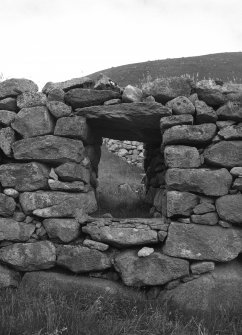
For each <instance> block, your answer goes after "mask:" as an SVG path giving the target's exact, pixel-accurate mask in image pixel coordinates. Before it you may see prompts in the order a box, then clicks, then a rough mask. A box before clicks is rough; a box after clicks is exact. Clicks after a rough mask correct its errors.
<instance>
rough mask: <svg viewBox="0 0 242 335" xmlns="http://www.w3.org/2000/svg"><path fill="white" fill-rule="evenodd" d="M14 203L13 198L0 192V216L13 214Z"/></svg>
mask: <svg viewBox="0 0 242 335" xmlns="http://www.w3.org/2000/svg"><path fill="white" fill-rule="evenodd" d="M15 207H16V203H15V201H14V199H13V198H11V197H8V196H6V195H5V194H2V193H0V216H3V217H8V216H11V215H13V213H14V210H15Z"/></svg>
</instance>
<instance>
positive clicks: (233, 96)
mask: <svg viewBox="0 0 242 335" xmlns="http://www.w3.org/2000/svg"><path fill="white" fill-rule="evenodd" d="M196 92H197V95H198V98H199V99H200V100H203V101H205V102H206V103H207V104H208V105H210V106H221V105H223V104H224V103H225V102H227V101H229V100H233V101H236V100H240V98H241V97H242V84H231V83H226V84H223V85H218V84H217V83H216V82H215V81H214V80H211V79H210V80H201V81H199V82H198V83H197V84H196Z"/></svg>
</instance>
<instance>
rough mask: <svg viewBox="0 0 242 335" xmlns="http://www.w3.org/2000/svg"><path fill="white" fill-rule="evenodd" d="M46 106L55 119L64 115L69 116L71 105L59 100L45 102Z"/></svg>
mask: <svg viewBox="0 0 242 335" xmlns="http://www.w3.org/2000/svg"><path fill="white" fill-rule="evenodd" d="M47 108H48V110H49V111H50V113H51V114H52V115H53V116H54V117H55V118H57V119H59V118H61V117H64V116H69V115H70V114H71V112H72V109H71V107H70V106H68V105H66V104H65V103H64V102H61V101H49V102H47Z"/></svg>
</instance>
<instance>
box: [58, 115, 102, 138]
mask: <svg viewBox="0 0 242 335" xmlns="http://www.w3.org/2000/svg"><path fill="white" fill-rule="evenodd" d="M54 135H57V136H65V137H70V138H76V139H80V140H82V141H83V142H84V143H85V144H94V143H101V138H100V137H97V136H96V135H95V131H94V130H92V129H90V127H89V126H88V124H87V121H86V119H85V118H84V117H82V116H74V117H62V118H60V119H58V120H57V122H56V126H55V131H54Z"/></svg>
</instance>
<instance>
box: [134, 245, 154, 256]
mask: <svg viewBox="0 0 242 335" xmlns="http://www.w3.org/2000/svg"><path fill="white" fill-rule="evenodd" d="M154 251H155V250H154V249H153V248H148V247H143V248H142V249H140V250H139V251H138V257H147V256H149V255H151V254H153V252H154Z"/></svg>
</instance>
